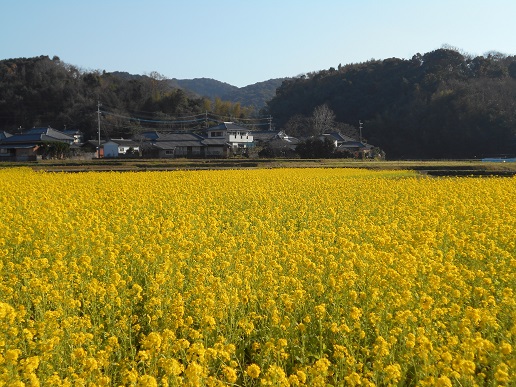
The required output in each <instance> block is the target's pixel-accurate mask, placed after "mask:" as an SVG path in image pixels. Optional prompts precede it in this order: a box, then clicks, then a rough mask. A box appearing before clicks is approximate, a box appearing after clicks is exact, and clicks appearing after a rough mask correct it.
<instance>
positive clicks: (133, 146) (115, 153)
mask: <svg viewBox="0 0 516 387" xmlns="http://www.w3.org/2000/svg"><path fill="white" fill-rule="evenodd" d="M129 150H132V151H134V152H139V151H140V146H139V145H138V143H137V142H134V141H133V140H127V139H124V138H112V139H111V140H109V141H107V142H105V143H104V157H119V156H123V155H128V151H129Z"/></svg>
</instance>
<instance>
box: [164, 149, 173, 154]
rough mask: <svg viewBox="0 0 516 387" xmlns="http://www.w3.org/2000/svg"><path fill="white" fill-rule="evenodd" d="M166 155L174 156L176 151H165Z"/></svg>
mask: <svg viewBox="0 0 516 387" xmlns="http://www.w3.org/2000/svg"><path fill="white" fill-rule="evenodd" d="M165 154H166V155H173V154H174V151H173V150H166V151H165Z"/></svg>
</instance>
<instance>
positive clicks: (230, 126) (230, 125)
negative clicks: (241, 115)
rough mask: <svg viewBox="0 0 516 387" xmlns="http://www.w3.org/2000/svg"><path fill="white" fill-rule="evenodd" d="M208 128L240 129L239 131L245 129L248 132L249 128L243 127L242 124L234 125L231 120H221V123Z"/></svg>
mask: <svg viewBox="0 0 516 387" xmlns="http://www.w3.org/2000/svg"><path fill="white" fill-rule="evenodd" d="M208 130H210V131H211V130H230V131H233V130H240V131H247V132H249V131H250V129H249V128H244V127H243V126H240V125H236V124H234V123H232V122H223V123H222V124H219V125H217V126H212V127H211V128H208Z"/></svg>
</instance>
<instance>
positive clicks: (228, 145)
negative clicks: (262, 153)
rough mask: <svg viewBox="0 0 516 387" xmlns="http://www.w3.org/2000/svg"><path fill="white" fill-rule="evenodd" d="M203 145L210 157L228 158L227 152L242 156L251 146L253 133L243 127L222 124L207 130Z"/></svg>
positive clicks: (226, 123) (230, 123) (229, 123)
mask: <svg viewBox="0 0 516 387" xmlns="http://www.w3.org/2000/svg"><path fill="white" fill-rule="evenodd" d="M203 143H204V144H205V145H206V146H207V147H208V151H207V154H208V155H211V156H228V154H227V152H229V153H232V154H243V153H246V152H247V150H248V148H250V147H252V146H253V133H252V132H251V130H249V129H248V128H244V127H243V126H239V125H236V124H234V123H232V122H224V123H222V124H219V125H217V126H213V127H211V128H209V129H207V130H206V139H205V140H204V141H203Z"/></svg>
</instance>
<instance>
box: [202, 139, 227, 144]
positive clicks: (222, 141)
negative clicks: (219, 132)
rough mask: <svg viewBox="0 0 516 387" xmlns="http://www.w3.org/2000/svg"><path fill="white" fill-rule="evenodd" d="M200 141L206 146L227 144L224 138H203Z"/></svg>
mask: <svg viewBox="0 0 516 387" xmlns="http://www.w3.org/2000/svg"><path fill="white" fill-rule="evenodd" d="M202 143H203V144H204V145H208V146H210V145H212V146H223V145H226V144H227V142H226V139H225V138H205V139H203V140H202Z"/></svg>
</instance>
